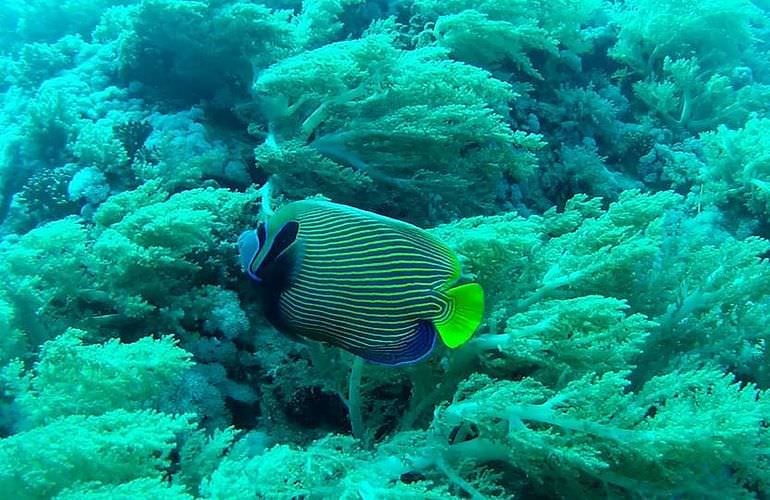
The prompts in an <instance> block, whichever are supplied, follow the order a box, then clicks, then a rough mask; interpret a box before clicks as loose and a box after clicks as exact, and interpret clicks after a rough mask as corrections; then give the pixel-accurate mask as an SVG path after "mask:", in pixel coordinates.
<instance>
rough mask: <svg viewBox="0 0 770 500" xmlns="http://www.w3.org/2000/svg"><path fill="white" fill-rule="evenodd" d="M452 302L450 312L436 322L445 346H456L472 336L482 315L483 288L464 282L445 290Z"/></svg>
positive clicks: (476, 284)
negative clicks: (443, 319) (439, 321)
mask: <svg viewBox="0 0 770 500" xmlns="http://www.w3.org/2000/svg"><path fill="white" fill-rule="evenodd" d="M446 294H447V296H448V297H449V300H450V301H451V302H452V308H453V311H452V314H451V315H450V316H449V318H447V319H446V320H445V321H443V322H442V323H436V330H438V333H439V335H440V336H441V340H443V341H444V343H445V344H446V345H447V347H451V348H455V347H458V346H460V345H462V344H464V343H465V342H467V341H468V339H470V338H471V336H473V333H474V332H475V331H476V329H477V328H478V327H479V325H480V324H481V318H482V317H483V316H484V290H483V289H482V288H481V285H479V284H478V283H465V284H463V285H459V286H456V287H454V288H450V289H449V290H447V291H446Z"/></svg>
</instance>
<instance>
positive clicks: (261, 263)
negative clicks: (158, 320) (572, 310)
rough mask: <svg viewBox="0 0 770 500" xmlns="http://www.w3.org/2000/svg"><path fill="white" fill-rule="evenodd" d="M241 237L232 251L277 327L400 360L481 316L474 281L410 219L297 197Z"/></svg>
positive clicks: (453, 339)
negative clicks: (237, 250)
mask: <svg viewBox="0 0 770 500" xmlns="http://www.w3.org/2000/svg"><path fill="white" fill-rule="evenodd" d="M260 232H261V233H262V234H260ZM249 238H250V240H251V241H252V243H253V241H254V240H255V239H256V241H257V243H256V244H255V245H252V246H250V247H247V248H244V245H241V258H242V259H243V260H244V265H245V266H246V268H247V272H248V273H249V274H250V275H251V276H252V277H253V278H255V279H257V280H258V281H262V282H263V285H264V288H265V295H266V299H267V303H266V305H267V315H268V318H269V319H270V320H271V321H272V323H273V324H274V325H275V326H276V327H277V328H278V329H279V330H282V331H284V332H286V333H289V334H293V335H299V336H302V337H308V338H311V339H314V340H319V341H324V342H328V343H331V344H333V345H336V346H338V347H341V348H343V349H346V350H348V351H350V352H352V353H354V354H357V355H359V356H361V357H363V358H365V359H367V360H369V361H372V362H376V363H381V364H387V365H399V364H406V363H414V362H416V361H418V360H420V359H423V358H424V357H426V356H427V355H429V354H430V352H431V351H432V350H433V347H434V345H435V342H436V337H437V336H438V335H440V336H441V338H442V339H443V341H444V342H445V343H446V344H447V345H449V346H450V347H456V346H457V345H459V344H461V343H462V342H464V341H465V340H467V339H468V338H469V337H470V336H471V335H472V334H473V331H475V329H476V328H477V327H478V324H479V323H480V322H481V315H482V313H483V292H482V291H481V287H480V286H479V285H478V284H476V283H460V282H461V269H460V264H459V261H458V259H457V257H456V255H455V254H454V253H453V252H452V251H451V250H450V249H449V248H448V247H447V246H446V245H445V244H443V243H442V242H440V241H439V240H437V239H436V238H434V237H433V236H431V235H430V234H428V233H427V232H425V231H423V230H421V229H419V228H417V227H416V226H413V225H411V224H407V223H405V222H402V221H398V220H395V219H391V218H388V217H384V216H381V215H377V214H374V213H371V212H366V211H363V210H359V209H355V208H353V207H348V206H345V205H338V204H334V203H330V202H325V201H314V200H306V201H300V202H294V203H290V204H288V205H286V206H284V207H282V208H281V209H280V210H279V211H278V212H276V214H275V215H274V216H273V217H272V218H271V219H270V220H269V221H268V222H267V224H266V226H265V227H264V228H263V229H259V228H258V229H257V231H256V232H255V234H254V236H252V237H249ZM243 239H244V237H243V236H242V240H243ZM244 252H245V256H244ZM249 253H251V254H253V255H252V257H251V258H248V255H249Z"/></svg>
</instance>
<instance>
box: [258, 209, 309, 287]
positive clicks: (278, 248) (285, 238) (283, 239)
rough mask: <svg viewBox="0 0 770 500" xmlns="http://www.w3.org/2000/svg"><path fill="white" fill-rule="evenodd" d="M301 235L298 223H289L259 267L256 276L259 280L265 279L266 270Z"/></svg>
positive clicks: (282, 229)
mask: <svg viewBox="0 0 770 500" xmlns="http://www.w3.org/2000/svg"><path fill="white" fill-rule="evenodd" d="M298 233H299V223H297V222H296V221H290V222H287V223H286V224H285V225H284V226H283V227H282V228H281V229H280V230H279V231H278V234H276V235H275V239H274V240H273V244H272V245H271V246H270V250H268V252H267V255H265V258H264V259H262V262H260V264H259V267H258V268H257V270H256V271H255V272H254V274H255V275H256V276H257V278H259V279H264V274H265V270H266V269H268V268H269V266H270V265H271V264H272V263H273V262H274V261H275V259H276V258H277V257H278V256H280V255H281V254H282V253H283V251H284V250H286V249H287V248H289V245H291V244H292V243H294V241H295V240H296V239H297V234H298Z"/></svg>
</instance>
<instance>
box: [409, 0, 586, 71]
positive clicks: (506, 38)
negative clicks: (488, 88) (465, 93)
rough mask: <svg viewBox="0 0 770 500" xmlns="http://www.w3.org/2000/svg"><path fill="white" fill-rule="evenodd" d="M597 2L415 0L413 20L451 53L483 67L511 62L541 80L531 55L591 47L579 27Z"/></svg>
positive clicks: (580, 50)
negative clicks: (422, 25) (425, 28)
mask: <svg viewBox="0 0 770 500" xmlns="http://www.w3.org/2000/svg"><path fill="white" fill-rule="evenodd" d="M600 5H601V2H599V1H596V0H589V1H582V2H570V1H550V2H549V1H536V2H532V1H527V0H504V1H481V2H473V1H468V0H451V1H441V0H416V1H415V2H414V9H415V11H416V13H417V16H416V18H415V19H414V22H415V23H422V24H426V23H427V26H428V29H427V30H426V31H424V32H423V33H422V34H421V35H420V36H421V37H423V38H427V39H429V40H430V39H432V40H435V43H436V44H437V45H439V46H441V47H446V48H448V49H449V50H450V53H451V54H452V57H454V58H456V59H458V60H460V61H465V62H468V63H471V64H475V65H478V66H481V67H485V68H488V69H495V68H498V67H501V66H503V67H505V66H507V65H513V67H515V68H516V69H517V70H519V71H521V72H522V73H524V74H526V75H527V76H529V77H531V78H534V79H538V80H542V79H543V75H542V71H541V69H539V68H537V67H536V66H535V63H534V62H533V57H535V55H536V54H538V55H539V54H541V53H545V54H547V55H548V57H551V58H553V59H558V58H559V57H560V55H559V50H560V49H568V50H572V51H574V52H575V53H582V52H586V51H587V50H588V49H589V48H590V47H591V43H592V41H591V36H590V35H589V33H588V31H584V30H583V29H582V28H584V26H585V25H586V24H587V23H588V22H589V21H590V19H591V17H592V15H593V14H594V13H595V12H596V11H597V10H598V8H599V7H600Z"/></svg>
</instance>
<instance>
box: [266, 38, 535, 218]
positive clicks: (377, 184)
mask: <svg viewBox="0 0 770 500" xmlns="http://www.w3.org/2000/svg"><path fill="white" fill-rule="evenodd" d="M254 90H255V91H256V92H257V93H258V95H260V96H262V97H261V99H262V102H263V106H262V109H263V113H264V115H265V117H266V118H267V120H268V122H267V124H266V125H265V127H264V128H263V129H262V131H261V132H262V134H264V137H265V141H264V143H263V144H262V145H261V146H259V147H258V148H257V149H256V158H257V162H258V164H259V165H260V166H261V167H262V168H263V169H265V170H266V171H268V172H270V173H275V174H278V178H279V180H280V179H281V178H285V179H286V178H287V180H284V181H283V185H284V186H285V187H288V188H290V187H291V186H293V185H296V184H305V185H314V186H315V189H316V190H317V191H319V192H322V193H324V194H326V195H327V196H330V197H332V198H333V199H336V200H337V201H350V200H351V199H352V196H351V195H355V196H356V197H360V196H362V195H365V196H366V199H368V200H369V201H368V206H369V207H371V208H375V207H383V208H386V209H387V210H388V211H389V212H391V213H396V214H399V213H402V212H403V213H404V214H405V215H406V214H407V212H405V211H404V207H403V206H400V204H398V203H397V202H396V200H394V199H393V198H394V197H396V196H401V197H404V196H408V197H413V198H414V199H415V201H417V200H420V201H419V204H415V205H413V206H411V207H410V209H409V210H408V217H410V218H411V219H413V220H417V219H423V220H424V219H431V218H432V217H431V216H430V211H431V210H432V205H437V206H438V208H439V209H440V210H443V211H446V212H448V214H452V213H468V211H472V210H476V211H477V210H479V209H481V210H489V209H490V208H491V207H492V206H494V201H495V200H494V196H493V195H494V193H495V192H496V187H495V186H496V185H497V184H499V183H500V181H501V179H502V178H503V177H504V176H506V175H507V176H511V177H514V178H524V177H525V176H526V175H527V174H528V173H529V172H531V171H532V169H533V167H534V163H535V159H534V156H533V152H534V151H536V150H537V149H538V148H540V147H541V146H542V143H541V142H540V140H539V137H537V136H534V135H528V134H525V133H523V132H514V131H513V130H511V129H510V127H509V126H508V124H506V123H505V120H504V115H503V114H502V113H504V109H505V106H506V105H507V103H508V101H509V100H511V99H514V98H515V94H514V93H513V91H512V89H511V88H510V87H509V86H508V85H507V84H505V83H503V82H501V81H499V80H496V79H494V78H491V76H490V75H489V74H488V73H486V72H484V71H482V70H480V69H478V68H474V67H472V66H468V65H465V64H460V63H457V62H452V61H449V60H447V59H446V58H445V54H444V53H443V51H441V50H437V49H421V50H417V51H403V50H400V49H398V48H397V47H396V46H395V45H394V41H393V39H392V36H391V35H387V34H371V35H369V36H366V37H364V38H362V39H360V40H355V41H348V42H339V43H335V44H330V45H327V46H325V47H322V48H320V49H317V50H314V51H309V52H306V53H303V54H301V55H299V56H295V57H292V58H289V59H286V60H284V61H281V62H280V63H278V64H276V65H274V66H272V67H270V68H269V69H268V70H266V71H264V72H263V73H261V74H260V75H259V76H258V78H257V79H256V81H255V83H254ZM252 130H253V131H254V132H258V129H257V128H256V127H255V126H254V125H253V126H252ZM365 180H370V182H371V183H372V184H373V185H372V186H371V188H370V184H369V183H368V182H365ZM311 181H314V182H311ZM279 183H280V182H279ZM338 183H339V184H341V185H342V186H343V188H342V190H340V189H339V188H338V187H337V184H338ZM385 188H387V191H390V192H392V193H394V194H391V195H388V194H386V192H385V191H386V189H385ZM418 193H419V197H418ZM289 194H290V195H291V196H297V194H295V193H291V192H290V193H289ZM439 217H441V216H439Z"/></svg>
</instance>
